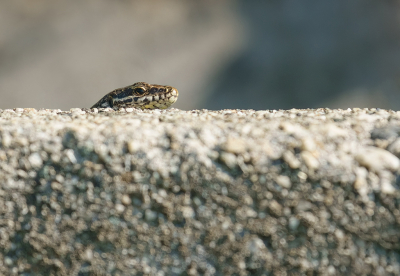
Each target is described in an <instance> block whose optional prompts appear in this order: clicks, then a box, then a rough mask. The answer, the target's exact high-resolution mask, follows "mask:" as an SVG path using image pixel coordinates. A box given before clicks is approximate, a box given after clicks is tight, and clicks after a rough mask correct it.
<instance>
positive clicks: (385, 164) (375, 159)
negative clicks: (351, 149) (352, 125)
mask: <svg viewBox="0 0 400 276" xmlns="http://www.w3.org/2000/svg"><path fill="white" fill-rule="evenodd" d="M355 159H356V160H357V161H358V163H360V165H362V166H364V167H366V168H368V169H369V170H371V171H374V172H379V171H382V170H390V171H396V170H398V169H399V166H400V160H399V158H397V157H396V156H395V155H393V154H392V153H390V152H389V151H387V150H384V149H380V148H375V147H367V148H363V149H361V150H360V152H359V153H358V154H357V155H356V157H355Z"/></svg>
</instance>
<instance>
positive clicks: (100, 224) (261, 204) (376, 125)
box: [0, 108, 400, 275]
mask: <svg viewBox="0 0 400 276" xmlns="http://www.w3.org/2000/svg"><path fill="white" fill-rule="evenodd" d="M0 138H1V141H0V164H1V170H0V183H1V185H0V275H302V274H308V275H368V274H370V275H400V242H399V238H400V227H399V223H400V208H399V205H400V180H399V176H398V175H399V173H398V172H399V169H400V161H399V158H398V157H400V112H395V111H387V110H379V109H348V110H329V109H316V110H295V109H293V110H287V111H281V110H279V111H276V110H269V111H268V110H266V111H254V110H220V111H208V110H192V111H182V110H178V109H170V110H162V111H161V110H151V111H148V110H136V109H131V108H130V109H129V108H127V109H126V110H125V109H121V110H118V111H114V110H112V109H100V110H97V109H91V110H90V109H78V108H74V109H71V110H70V111H69V112H64V111H61V110H35V109H22V108H16V109H13V110H11V109H8V110H2V111H0Z"/></svg>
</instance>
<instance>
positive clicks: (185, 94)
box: [0, 0, 400, 110]
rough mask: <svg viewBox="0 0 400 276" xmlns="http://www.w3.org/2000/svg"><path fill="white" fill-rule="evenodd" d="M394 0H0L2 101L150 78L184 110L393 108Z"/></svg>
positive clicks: (397, 39) (88, 98)
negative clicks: (173, 92) (172, 90)
mask: <svg viewBox="0 0 400 276" xmlns="http://www.w3.org/2000/svg"><path fill="white" fill-rule="evenodd" d="M399 5H400V4H399V2H398V1H394V0H392V1H365V0H352V1H348V0H331V1H317V0H315V1H311V0H305V1H297V0H282V1H276V0H271V1H266V0H264V1H262V0H252V1H246V0H241V1H240V0H237V1H234V0H232V1H229V0H220V1H211V0H191V1H189V0H169V1H163V0H146V1H133V0H85V1H82V0H68V1H67V0H12V1H11V0H3V1H0V108H3V109H4V108H15V107H34V108H60V109H63V110H68V109H70V108H72V107H90V106H91V105H93V104H94V103H95V102H96V101H98V100H99V99H100V98H101V97H102V96H104V95H105V94H106V93H108V92H110V91H111V90H113V89H115V88H118V87H122V86H126V85H129V84H132V83H134V82H137V81H146V82H149V83H156V84H168V85H172V86H175V87H176V88H178V90H179V92H180V96H179V99H178V102H177V103H176V104H175V105H174V107H177V108H181V109H186V110H187V109H194V108H197V109H201V108H207V109H223V108H243V109H247V108H252V109H289V108H316V107H330V108H338V107H340V108H348V107H380V108H388V109H389V108H390V109H400V93H399V89H400V47H399V46H400V22H399V20H400V17H399V14H400V7H399Z"/></svg>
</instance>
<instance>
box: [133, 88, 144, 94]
mask: <svg viewBox="0 0 400 276" xmlns="http://www.w3.org/2000/svg"><path fill="white" fill-rule="evenodd" d="M135 92H136V93H138V94H139V95H143V94H144V92H146V90H144V89H143V88H142V87H138V88H135Z"/></svg>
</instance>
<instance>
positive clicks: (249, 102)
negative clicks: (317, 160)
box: [205, 0, 400, 109]
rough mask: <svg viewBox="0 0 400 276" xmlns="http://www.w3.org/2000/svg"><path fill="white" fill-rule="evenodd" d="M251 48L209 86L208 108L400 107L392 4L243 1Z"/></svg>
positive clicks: (399, 58) (397, 27)
mask: <svg viewBox="0 0 400 276" xmlns="http://www.w3.org/2000/svg"><path fill="white" fill-rule="evenodd" d="M240 3H241V7H240V9H239V11H240V12H241V13H242V16H243V17H244V18H245V19H246V20H247V24H248V30H247V35H248V38H247V47H246V48H245V50H244V51H243V52H242V53H241V55H240V56H238V57H237V58H236V59H235V60H233V61H232V62H231V63H230V64H228V65H227V66H226V68H225V69H224V70H223V71H222V72H221V73H220V74H219V75H217V76H215V78H214V80H213V81H212V82H211V83H212V85H211V92H210V94H209V97H208V99H207V100H206V101H205V107H206V108H208V109H221V108H243V109H247V108H252V109H289V108H315V107H330V108H348V107H381V108H391V109H400V93H399V87H400V83H399V80H400V78H399V77H400V47H399V46H400V45H399V44H400V43H399V42H400V32H399V31H400V24H399V23H400V22H399V20H398V18H399V11H400V9H399V3H398V2H395V1H389V2H384V1H376V2H371V1H361V0H359V1H347V0H338V1H301V2H298V1H245V0H242V1H241V2H240Z"/></svg>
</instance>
